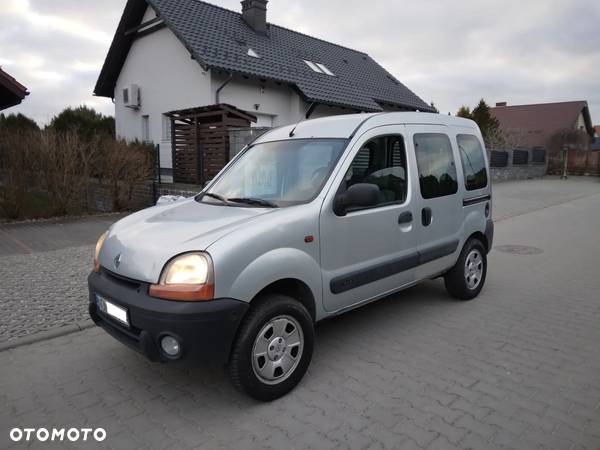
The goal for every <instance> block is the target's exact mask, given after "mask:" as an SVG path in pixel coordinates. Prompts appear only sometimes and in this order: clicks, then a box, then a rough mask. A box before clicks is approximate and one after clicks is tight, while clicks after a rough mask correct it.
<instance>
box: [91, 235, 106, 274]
mask: <svg viewBox="0 0 600 450" xmlns="http://www.w3.org/2000/svg"><path fill="white" fill-rule="evenodd" d="M107 235H108V231H105V232H104V233H103V234H102V236H100V237H99V238H98V242H96V249H95V250H94V272H100V262H99V260H98V257H99V256H100V249H101V248H102V244H104V241H105V239H106V236H107Z"/></svg>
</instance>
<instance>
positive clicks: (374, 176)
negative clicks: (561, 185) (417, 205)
mask: <svg viewBox="0 0 600 450" xmlns="http://www.w3.org/2000/svg"><path fill="white" fill-rule="evenodd" d="M357 183H370V184H374V185H376V186H377V187H378V188H379V203H378V206H379V205H385V204H391V203H403V202H404V201H405V200H406V192H407V186H408V185H407V170H406V151H405V148H404V140H403V139H402V136H397V135H391V136H380V137H377V138H375V139H371V140H370V141H368V142H367V143H365V144H364V145H363V146H362V148H361V149H360V150H359V151H358V153H357V154H356V157H355V158H354V161H352V165H351V166H350V169H348V172H346V176H345V178H344V184H345V186H342V189H344V190H345V189H348V188H349V187H350V186H352V185H353V184H357Z"/></svg>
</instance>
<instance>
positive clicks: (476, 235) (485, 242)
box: [463, 231, 490, 253]
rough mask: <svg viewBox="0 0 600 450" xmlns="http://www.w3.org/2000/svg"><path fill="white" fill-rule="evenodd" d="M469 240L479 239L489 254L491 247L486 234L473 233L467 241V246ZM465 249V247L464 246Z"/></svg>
mask: <svg viewBox="0 0 600 450" xmlns="http://www.w3.org/2000/svg"><path fill="white" fill-rule="evenodd" d="M469 239H477V240H478V241H481V243H482V244H483V246H484V247H485V251H486V253H489V251H490V247H489V245H490V244H489V242H488V239H487V237H486V235H485V234H483V233H482V232H481V231H476V232H475V233H472V234H471V235H470V236H469V237H468V238H467V240H466V241H465V244H466V243H467V242H468V241H469ZM463 247H464V246H463Z"/></svg>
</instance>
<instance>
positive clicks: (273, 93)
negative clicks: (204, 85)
mask: <svg viewBox="0 0 600 450" xmlns="http://www.w3.org/2000/svg"><path fill="white" fill-rule="evenodd" d="M227 79H228V77H227V75H226V74H223V73H213V75H212V83H211V92H212V98H213V101H212V102H211V103H215V101H216V91H217V89H218V88H219V87H220V86H222V85H223V83H224V82H225V81H227ZM219 102H220V103H229V104H230V105H233V106H235V107H236V108H239V109H242V110H244V111H248V112H249V113H250V114H253V115H255V116H257V118H258V123H257V124H253V125H255V126H274V127H277V126H280V125H287V124H289V123H292V122H295V121H298V119H299V117H300V115H301V105H300V104H301V103H302V102H301V100H300V97H299V96H298V94H297V93H296V92H295V91H293V90H292V89H290V88H289V87H287V86H283V85H278V84H277V83H275V82H272V81H267V82H264V83H261V82H260V81H259V80H252V79H244V78H241V77H236V78H233V79H232V80H231V81H230V82H229V83H228V84H227V85H226V86H225V87H224V88H223V89H222V90H221V92H220V94H219ZM256 105H259V106H258V109H257V107H256Z"/></svg>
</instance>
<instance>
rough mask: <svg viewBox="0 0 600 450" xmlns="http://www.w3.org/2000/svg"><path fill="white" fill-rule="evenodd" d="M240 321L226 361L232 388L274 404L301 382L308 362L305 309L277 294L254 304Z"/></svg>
mask: <svg viewBox="0 0 600 450" xmlns="http://www.w3.org/2000/svg"><path fill="white" fill-rule="evenodd" d="M256 302H257V303H256V304H254V305H253V306H252V307H251V309H250V311H249V313H248V314H247V316H246V317H245V318H244V321H243V323H242V325H241V326H240V331H239V333H238V336H237V338H236V341H235V343H234V345H233V350H232V352H231V358H230V360H229V375H230V378H231V381H232V383H233V384H234V386H235V387H236V388H238V389H239V390H241V391H243V392H245V393H246V394H248V395H250V396H251V397H254V398H255V399H257V400H262V401H269V400H274V399H276V398H278V397H281V396H282V395H285V394H287V393H288V392H289V391H291V390H292V389H293V388H294V387H295V386H296V385H297V384H298V383H299V382H300V380H301V379H302V377H303V375H304V373H305V372H306V370H307V369H308V365H309V364H310V360H311V358H312V350H313V342H314V327H313V321H312V318H311V316H310V314H309V313H308V311H307V310H306V308H305V307H304V306H303V305H302V304H301V303H300V302H298V301H296V300H294V299H292V298H290V297H287V296H284V295H278V294H271V295H268V296H265V297H263V298H261V299H257V300H256Z"/></svg>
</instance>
